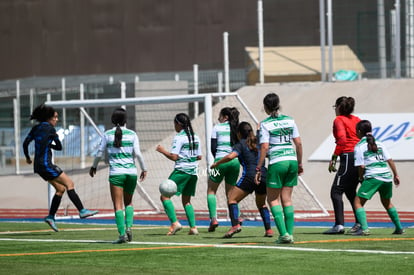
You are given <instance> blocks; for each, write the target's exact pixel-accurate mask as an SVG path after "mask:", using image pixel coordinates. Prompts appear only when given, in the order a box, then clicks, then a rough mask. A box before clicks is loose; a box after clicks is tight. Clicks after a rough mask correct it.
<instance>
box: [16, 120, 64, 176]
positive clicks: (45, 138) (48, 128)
mask: <svg viewBox="0 0 414 275" xmlns="http://www.w3.org/2000/svg"><path fill="white" fill-rule="evenodd" d="M33 140H34V141H35V157H34V165H33V166H34V171H35V172H41V171H44V170H45V169H48V168H50V167H53V166H54V165H53V163H52V150H51V149H54V150H62V143H61V142H60V140H59V136H58V135H57V134H56V129H55V127H53V126H52V125H51V124H50V123H48V122H41V123H39V124H37V125H35V126H34V127H33V128H32V129H31V130H30V133H29V134H28V135H27V137H26V138H25V140H24V142H23V152H24V155H25V156H26V158H29V159H30V155H29V149H28V147H29V144H30V142H32V141H33Z"/></svg>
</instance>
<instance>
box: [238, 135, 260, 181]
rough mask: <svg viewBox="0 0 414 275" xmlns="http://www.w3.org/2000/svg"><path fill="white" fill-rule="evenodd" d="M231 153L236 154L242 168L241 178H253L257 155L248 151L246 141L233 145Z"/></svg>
mask: <svg viewBox="0 0 414 275" xmlns="http://www.w3.org/2000/svg"><path fill="white" fill-rule="evenodd" d="M233 152H236V153H237V156H238V158H239V161H240V164H241V165H242V167H243V176H246V177H253V178H254V177H255V175H256V166H257V161H258V157H259V153H258V152H257V151H256V152H255V151H253V150H250V149H249V147H248V146H247V143H246V139H242V140H240V141H239V142H238V143H237V144H235V145H234V146H233Z"/></svg>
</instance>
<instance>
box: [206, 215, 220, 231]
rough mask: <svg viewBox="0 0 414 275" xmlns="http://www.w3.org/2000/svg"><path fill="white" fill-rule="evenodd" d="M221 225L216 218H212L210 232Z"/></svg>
mask: <svg viewBox="0 0 414 275" xmlns="http://www.w3.org/2000/svg"><path fill="white" fill-rule="evenodd" d="M218 226H219V223H218V221H217V219H216V218H212V219H211V221H210V226H209V227H208V232H214V231H216V228H217V227H218Z"/></svg>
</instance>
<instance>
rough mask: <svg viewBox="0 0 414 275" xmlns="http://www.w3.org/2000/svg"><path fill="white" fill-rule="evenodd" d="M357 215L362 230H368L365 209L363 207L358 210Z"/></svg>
mask: <svg viewBox="0 0 414 275" xmlns="http://www.w3.org/2000/svg"><path fill="white" fill-rule="evenodd" d="M355 214H356V216H357V218H358V221H359V223H360V224H361V228H362V230H367V229H368V222H367V213H366V212H365V209H364V208H363V207H361V208H358V209H357V210H355Z"/></svg>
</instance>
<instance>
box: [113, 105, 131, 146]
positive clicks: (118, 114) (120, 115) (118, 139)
mask: <svg viewBox="0 0 414 275" xmlns="http://www.w3.org/2000/svg"><path fill="white" fill-rule="evenodd" d="M126 119H127V113H126V111H125V109H123V108H117V109H115V111H114V112H113V113H112V116H111V121H112V123H113V124H114V125H115V126H116V130H115V139H114V147H116V148H120V147H121V145H122V129H121V126H124V125H125V123H126Z"/></svg>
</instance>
